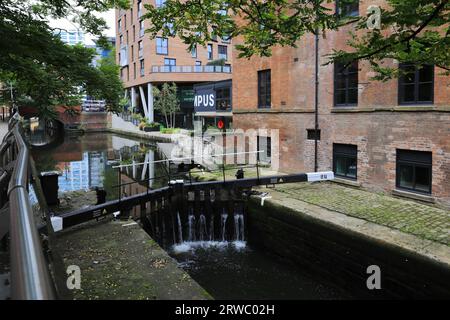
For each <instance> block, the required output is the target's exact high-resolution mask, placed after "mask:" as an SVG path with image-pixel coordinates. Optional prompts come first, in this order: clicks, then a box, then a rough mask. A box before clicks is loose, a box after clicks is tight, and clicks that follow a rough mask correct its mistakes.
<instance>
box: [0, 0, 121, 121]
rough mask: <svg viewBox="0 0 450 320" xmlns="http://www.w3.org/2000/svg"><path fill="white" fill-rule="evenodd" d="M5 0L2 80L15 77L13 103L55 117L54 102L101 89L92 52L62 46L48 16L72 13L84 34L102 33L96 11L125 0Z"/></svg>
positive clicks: (102, 74) (0, 6) (0, 24)
mask: <svg viewBox="0 0 450 320" xmlns="http://www.w3.org/2000/svg"><path fill="white" fill-rule="evenodd" d="M72 3H75V2H74V1H71V0H67V1H66V0H33V1H31V0H25V1H23V0H20V1H19V0H3V1H1V2H0V82H6V81H14V82H15V92H16V102H17V103H18V104H19V105H28V106H32V107H34V108H36V109H37V110H38V112H39V115H40V116H41V117H43V118H53V117H55V116H56V112H55V108H54V107H55V106H57V105H64V106H71V105H73V104H74V103H75V104H76V103H79V97H81V95H82V94H84V93H87V92H88V91H90V92H100V91H102V92H103V93H104V95H105V96H107V97H111V93H110V92H107V91H106V89H107V86H106V85H105V79H106V74H107V73H108V72H106V70H102V69H96V68H95V67H93V66H92V65H91V62H92V58H93V57H94V55H95V54H96V53H95V50H94V49H88V48H85V47H83V46H81V45H76V46H69V45H66V44H64V43H63V42H62V41H61V40H60V39H59V37H58V36H57V35H55V34H54V33H55V32H57V31H58V30H55V29H51V28H50V27H49V25H48V20H47V19H48V18H49V17H52V18H62V17H72V19H73V20H74V21H76V22H77V23H79V24H80V26H81V27H82V28H84V29H85V31H86V32H90V33H92V34H94V35H97V36H100V40H99V43H104V37H102V36H101V32H102V31H103V30H104V29H105V27H106V23H105V22H104V21H103V20H102V19H99V18H97V17H95V15H94V14H95V12H101V11H106V10H109V9H110V8H113V7H114V6H115V5H116V6H121V7H123V8H126V7H127V5H128V1H126V0H119V1H118V0H116V1H113V0H87V1H77V2H76V3H75V5H71V4H72Z"/></svg>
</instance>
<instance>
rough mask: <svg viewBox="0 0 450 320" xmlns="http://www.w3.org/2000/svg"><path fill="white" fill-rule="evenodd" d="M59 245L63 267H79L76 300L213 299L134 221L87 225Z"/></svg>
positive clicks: (66, 233)
mask: <svg viewBox="0 0 450 320" xmlns="http://www.w3.org/2000/svg"><path fill="white" fill-rule="evenodd" d="M55 243H56V244H57V245H56V248H55V250H57V251H58V253H59V254H60V255H61V257H62V258H63V261H64V264H65V266H66V267H68V266H78V267H79V268H80V272H81V283H80V286H81V288H80V289H74V290H72V293H73V298H74V299H76V300H80V299H81V300H97V299H99V300H105V299H106V300H110V299H114V300H115V299H120V300H122V299H131V300H184V299H186V300H205V299H211V296H210V295H209V294H208V293H207V292H206V291H205V290H204V289H203V288H202V287H200V286H199V285H198V284H197V283H196V282H195V281H194V280H192V278H191V277H190V276H189V275H188V274H187V273H186V272H184V271H183V270H182V269H180V268H178V267H177V264H176V261H175V260H174V259H172V258H171V257H170V256H169V255H168V254H167V253H166V252H165V251H164V250H163V249H161V247H160V246H159V245H158V244H157V243H156V242H155V241H154V240H153V239H152V238H151V237H150V236H149V235H148V234H147V233H145V231H144V230H143V229H142V228H141V227H140V226H139V224H138V223H136V222H135V221H133V220H126V221H121V220H114V219H105V220H102V221H92V222H87V223H84V224H81V225H79V226H77V227H74V228H71V229H69V230H65V231H61V232H58V233H57V236H56V241H55Z"/></svg>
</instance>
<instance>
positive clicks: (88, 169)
mask: <svg viewBox="0 0 450 320" xmlns="http://www.w3.org/2000/svg"><path fill="white" fill-rule="evenodd" d="M32 155H33V158H34V159H35V162H36V168H37V170H38V172H48V171H57V172H58V173H59V177H58V183H59V193H65V192H71V191H79V190H90V189H93V188H95V187H99V188H104V189H105V190H106V192H107V200H112V199H116V198H118V196H119V194H118V189H119V188H118V187H117V185H118V184H119V181H120V183H121V184H125V186H123V187H122V196H128V195H133V194H136V193H141V192H145V191H146V190H147V188H152V189H153V188H160V187H162V186H164V185H167V181H168V179H167V177H166V172H167V168H165V166H166V163H164V162H160V163H153V162H154V161H157V160H159V159H160V157H159V154H158V152H156V146H155V145H152V144H149V143H148V142H145V141H141V140H139V139H132V138H125V137H122V136H118V135H114V134H108V133H101V134H85V135H83V136H66V137H65V138H64V141H63V142H62V143H61V144H59V145H57V146H49V147H48V148H33V149H32ZM119 164H121V165H128V164H129V165H130V166H127V167H125V168H122V169H121V172H120V175H119V172H118V169H117V168H114V166H117V165H119ZM153 179H155V180H153ZM131 182H139V183H134V184H130V183H131Z"/></svg>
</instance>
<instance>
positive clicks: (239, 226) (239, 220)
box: [234, 214, 245, 241]
mask: <svg viewBox="0 0 450 320" xmlns="http://www.w3.org/2000/svg"><path fill="white" fill-rule="evenodd" d="M244 230H245V229H244V215H243V214H235V215H234V236H235V238H234V240H235V241H244Z"/></svg>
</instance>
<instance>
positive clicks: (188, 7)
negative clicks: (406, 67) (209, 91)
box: [144, 0, 450, 79]
mask: <svg viewBox="0 0 450 320" xmlns="http://www.w3.org/2000/svg"><path fill="white" fill-rule="evenodd" d="M357 1H359V0H339V6H340V7H342V6H348V5H351V4H352V3H354V2H357ZM449 1H450V0H386V3H387V6H386V8H384V9H382V10H381V17H382V23H381V28H380V30H367V20H368V17H367V16H365V13H360V14H361V15H360V16H357V17H342V16H340V15H339V14H335V10H334V7H335V6H334V2H335V1H331V0H265V1H263V0H249V1H243V0H201V1H199V0H167V1H166V2H165V5H164V6H162V7H159V8H155V7H154V6H152V5H146V8H147V13H146V15H145V16H144V17H145V18H146V19H149V20H150V24H151V25H150V28H149V29H148V30H147V31H146V32H147V33H149V34H150V36H151V37H155V36H156V35H157V34H158V33H160V32H162V34H163V36H167V37H169V36H171V35H177V36H178V37H180V38H181V39H182V40H183V41H184V43H186V44H187V45H188V46H189V50H191V49H192V48H193V47H194V46H195V45H197V44H200V45H206V43H207V42H209V41H211V40H212V39H213V37H215V36H219V37H221V38H223V37H228V36H231V37H232V38H237V37H239V38H240V39H242V42H241V43H239V44H237V45H236V48H237V50H238V51H239V57H241V58H242V57H246V58H249V57H251V56H253V55H258V56H270V55H271V49H272V48H273V47H274V46H292V47H296V46H297V44H298V40H299V39H301V37H302V36H304V35H305V34H306V33H312V34H321V35H322V36H326V33H327V31H330V30H338V29H339V28H341V27H342V26H344V25H348V24H353V25H354V32H352V33H351V34H350V41H349V44H350V46H351V47H352V50H351V51H348V52H346V51H334V52H332V53H331V54H330V55H329V59H330V61H329V62H330V63H332V62H335V61H341V62H342V61H343V62H346V63H348V64H349V63H350V62H351V61H353V60H367V61H369V62H370V64H371V65H372V66H373V68H374V70H375V71H377V72H378V73H379V78H380V79H386V78H389V77H392V76H395V75H396V72H395V70H394V69H392V68H385V67H382V63H383V60H384V59H386V58H393V59H397V60H398V61H399V62H413V63H417V64H418V65H423V64H435V65H437V66H439V67H441V68H442V69H443V70H445V71H449V70H450V54H449V53H448V45H449V41H450V40H449V28H448V24H449V9H450V4H449ZM213 27H214V28H213ZM363 29H364V30H366V31H367V32H362V33H361V32H358V31H359V30H363Z"/></svg>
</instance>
